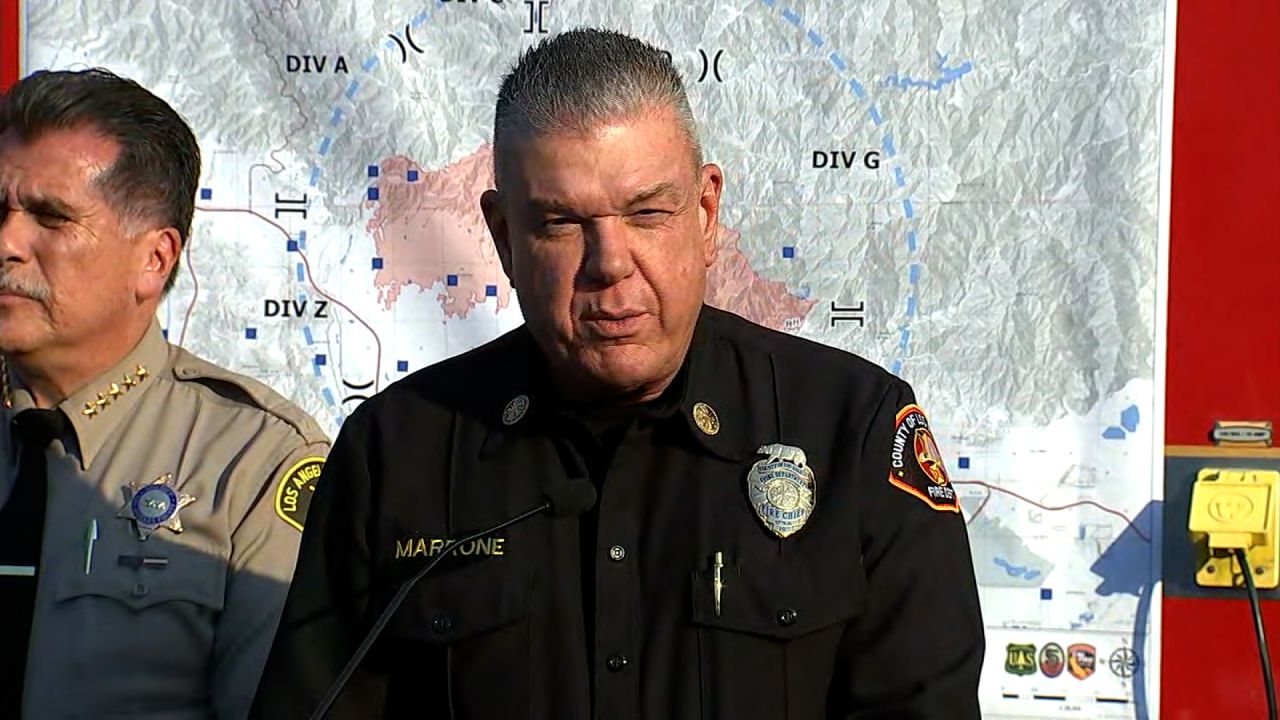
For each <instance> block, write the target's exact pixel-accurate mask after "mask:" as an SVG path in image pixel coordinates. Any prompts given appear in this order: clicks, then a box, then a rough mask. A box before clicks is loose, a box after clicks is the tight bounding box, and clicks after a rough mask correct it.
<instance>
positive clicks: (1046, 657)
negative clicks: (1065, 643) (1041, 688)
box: [1040, 643, 1067, 678]
mask: <svg viewBox="0 0 1280 720" xmlns="http://www.w3.org/2000/svg"><path fill="white" fill-rule="evenodd" d="M1066 666H1067V657H1066V654H1065V653H1063V651H1062V646H1061V645H1059V644H1058V643H1049V644H1048V645H1045V646H1044V647H1042V648H1040V672H1042V673H1044V676H1045V677H1047V678H1056V677H1058V676H1059V675H1061V674H1062V670H1063V669H1064V668H1065V667H1066Z"/></svg>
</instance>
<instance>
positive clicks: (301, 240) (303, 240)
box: [298, 230, 307, 250]
mask: <svg viewBox="0 0 1280 720" xmlns="http://www.w3.org/2000/svg"><path fill="white" fill-rule="evenodd" d="M298 247H300V248H302V249H303V250H306V249H307V231H306V230H299V231H298Z"/></svg>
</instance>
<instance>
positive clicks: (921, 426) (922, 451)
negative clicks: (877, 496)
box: [889, 405, 960, 513]
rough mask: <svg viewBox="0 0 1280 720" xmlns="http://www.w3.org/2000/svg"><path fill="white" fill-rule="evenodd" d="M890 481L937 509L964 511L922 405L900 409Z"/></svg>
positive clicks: (891, 459)
mask: <svg viewBox="0 0 1280 720" xmlns="http://www.w3.org/2000/svg"><path fill="white" fill-rule="evenodd" d="M889 482H890V483H891V484H892V485H893V486H894V487H896V488H898V489H900V490H903V491H905V492H908V493H911V494H912V495H915V496H916V497H918V498H920V499H921V500H923V501H924V502H925V504H926V505H928V506H929V507H931V508H933V509H934V510H940V511H943V512H953V513H958V512H960V502H959V500H958V499H957V498H956V489H955V488H954V487H952V486H951V480H950V479H949V478H947V469H946V467H944V466H943V464H942V453H941V452H939V450H938V443H937V442H935V441H934V439H933V433H932V432H931V431H930V430H929V418H927V417H925V414H924V411H923V410H921V409H920V407H919V406H918V405H908V406H906V407H904V408H902V409H901V410H899V411H898V417H897V420H896V421H895V423H894V428H893V448H892V450H891V452H890V457H889Z"/></svg>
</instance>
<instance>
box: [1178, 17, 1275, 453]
mask: <svg viewBox="0 0 1280 720" xmlns="http://www.w3.org/2000/svg"><path fill="white" fill-rule="evenodd" d="M1277 47H1280V2H1277V0H1231V2H1217V1H1216V0H1183V2H1180V3H1179V8H1178V50H1177V60H1176V62H1177V71H1176V74H1175V86H1174V113H1173V129H1174V132H1173V192H1172V196H1171V200H1172V212H1171V218H1170V244H1169V255H1170V257H1169V335H1168V337H1169V356H1168V360H1169V362H1168V376H1167V377H1168V384H1167V386H1166V387H1167V394H1166V399H1167V408H1168V414H1167V420H1166V423H1165V442H1166V443H1168V444H1170V445H1200V444H1206V443H1207V442H1208V439H1207V434H1208V432H1209V428H1210V427H1212V425H1213V421H1214V420H1217V419H1229V420H1247V419H1258V420H1265V419H1270V420H1277V421H1280V52H1277Z"/></svg>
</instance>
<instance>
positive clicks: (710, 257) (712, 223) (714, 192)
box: [698, 163, 724, 267]
mask: <svg viewBox="0 0 1280 720" xmlns="http://www.w3.org/2000/svg"><path fill="white" fill-rule="evenodd" d="M700 182H701V184H702V189H701V191H700V195H699V197H698V222H699V224H700V229H701V230H702V254H703V257H704V258H705V260H706V263H707V267H711V265H712V264H714V263H715V261H716V254H717V253H718V252H719V249H720V242H719V241H720V193H721V191H722V190H723V189H724V172H723V171H721V170H720V166H719V165H715V164H713V163H708V164H706V165H703V166H702V172H701V177H700Z"/></svg>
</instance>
